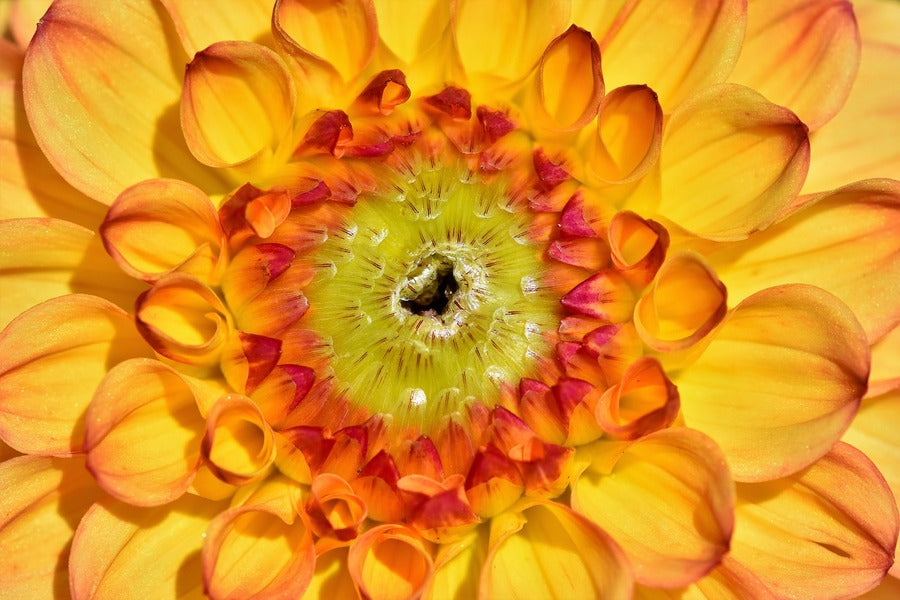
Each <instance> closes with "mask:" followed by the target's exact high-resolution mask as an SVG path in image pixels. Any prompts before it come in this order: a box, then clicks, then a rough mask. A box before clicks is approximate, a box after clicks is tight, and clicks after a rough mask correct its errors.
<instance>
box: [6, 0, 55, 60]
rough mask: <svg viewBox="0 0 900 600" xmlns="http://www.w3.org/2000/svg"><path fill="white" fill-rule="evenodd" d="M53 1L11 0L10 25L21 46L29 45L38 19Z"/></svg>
mask: <svg viewBox="0 0 900 600" xmlns="http://www.w3.org/2000/svg"><path fill="white" fill-rule="evenodd" d="M52 3H53V0H11V2H10V4H12V9H11V10H10V14H9V25H10V29H11V30H12V34H13V38H14V39H15V40H16V41H17V42H18V43H19V45H20V46H22V47H23V48H25V47H27V46H28V43H29V42H30V41H31V38H32V36H33V35H34V32H35V29H36V27H37V24H38V21H40V19H41V16H42V15H43V14H44V13H45V12H47V9H48V8H50V5H51V4H52Z"/></svg>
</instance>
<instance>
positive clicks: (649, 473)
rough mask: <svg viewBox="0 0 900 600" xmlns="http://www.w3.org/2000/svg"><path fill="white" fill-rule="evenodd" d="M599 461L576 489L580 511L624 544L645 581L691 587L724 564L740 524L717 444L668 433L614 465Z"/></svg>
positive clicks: (694, 434) (687, 432)
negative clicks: (736, 528)
mask: <svg viewBox="0 0 900 600" xmlns="http://www.w3.org/2000/svg"><path fill="white" fill-rule="evenodd" d="M593 460H594V461H595V463H594V464H595V466H594V467H589V468H588V470H587V471H586V472H585V473H583V474H582V475H581V476H580V477H579V479H578V480H577V481H576V482H575V483H574V484H573V487H572V506H573V507H574V508H575V510H577V511H579V512H581V513H582V514H584V515H586V516H587V517H588V518H590V519H591V520H593V521H594V522H596V523H597V524H598V525H599V526H600V527H602V528H603V529H604V530H606V531H607V532H609V534H610V535H611V536H612V537H613V538H614V539H615V540H616V541H617V542H618V543H619V544H621V546H622V549H623V550H624V551H625V553H626V554H627V555H628V558H629V560H630V561H631V564H632V565H634V569H635V579H636V580H637V581H639V582H641V583H643V584H645V585H651V586H654V587H666V588H669V587H677V586H683V585H687V584H689V583H691V582H692V581H695V580H697V579H699V578H700V577H701V576H703V575H705V574H706V573H708V572H709V571H710V570H712V569H713V568H714V567H715V566H716V565H717V564H719V561H721V560H722V556H724V554H725V553H726V552H727V551H728V546H729V540H730V539H731V533H732V530H733V527H734V515H733V511H734V488H733V484H732V481H731V476H730V474H729V472H728V468H727V466H726V465H725V460H724V456H723V455H722V452H721V450H719V448H718V447H717V446H716V444H715V443H714V442H713V441H712V440H710V439H709V438H707V437H706V436H705V435H703V434H701V433H700V432H698V431H694V430H691V429H684V428H673V429H665V430H662V431H657V432H656V433H652V434H650V435H648V436H646V437H643V438H641V439H639V440H638V441H636V442H634V443H633V444H631V445H629V446H628V447H627V449H626V450H625V452H624V454H622V455H621V456H620V457H619V458H618V459H617V460H615V462H614V464H613V465H612V466H611V467H610V465H609V460H608V457H606V456H605V455H604V453H603V452H600V451H597V452H596V456H594V457H593ZM610 469H611V470H610Z"/></svg>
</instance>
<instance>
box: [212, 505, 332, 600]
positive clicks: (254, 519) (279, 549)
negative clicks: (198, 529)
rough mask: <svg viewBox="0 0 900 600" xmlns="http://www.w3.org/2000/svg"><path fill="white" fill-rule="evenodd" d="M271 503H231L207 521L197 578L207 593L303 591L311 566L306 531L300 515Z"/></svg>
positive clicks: (282, 594)
mask: <svg viewBox="0 0 900 600" xmlns="http://www.w3.org/2000/svg"><path fill="white" fill-rule="evenodd" d="M272 502H275V501H272ZM273 506H274V504H270V503H266V504H255V505H254V504H248V505H244V506H240V507H238V508H233V509H231V510H228V511H226V512H224V513H222V514H221V515H219V516H218V517H217V518H216V519H215V521H213V523H212V524H211V525H210V527H209V531H208V532H207V539H206V543H205V544H204V546H203V578H204V581H205V584H206V589H207V592H208V593H209V595H210V597H211V598H213V599H215V600H220V599H225V598H227V599H235V600H238V599H243V598H259V599H263V598H296V597H299V596H301V595H303V592H304V590H306V588H307V586H308V585H309V581H310V579H311V578H312V574H313V569H314V568H315V560H316V557H315V551H314V549H313V540H312V535H311V534H310V532H309V529H308V528H307V526H306V524H305V522H304V521H303V520H301V519H298V518H297V519H295V518H293V517H292V516H288V515H285V514H282V511H281V510H278V509H276V508H274V507H273Z"/></svg>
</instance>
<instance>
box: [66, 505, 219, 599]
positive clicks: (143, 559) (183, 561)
mask: <svg viewBox="0 0 900 600" xmlns="http://www.w3.org/2000/svg"><path fill="white" fill-rule="evenodd" d="M221 509H222V506H221V504H219V503H216V502H210V501H209V500H206V499H204V498H198V497H197V496H192V495H189V494H188V495H185V496H183V497H182V498H180V499H178V500H176V501H175V502H173V503H172V504H167V505H165V506H158V507H155V508H145V507H140V508H136V507H133V506H129V505H128V504H123V503H121V502H117V501H115V500H112V499H110V498H106V499H104V500H102V501H100V502H98V503H96V504H94V505H93V506H92V507H91V508H90V510H88V512H87V514H85V516H84V518H82V519H81V523H79V524H78V529H77V531H76V532H75V539H74V540H73V542H72V551H71V554H70V557H69V583H70V589H71V594H72V598H73V599H74V600H91V599H95V598H129V597H132V596H133V595H134V593H135V590H153V591H154V593H155V594H159V595H160V596H163V597H173V598H174V597H183V596H190V595H194V594H196V595H197V596H199V595H201V594H202V593H203V587H202V581H201V580H200V577H199V571H200V546H201V545H202V544H203V535H204V531H205V530H206V527H207V526H208V525H209V521H210V519H212V518H213V517H214V516H215V515H216V513H218V512H219V511H220V510H221ZM148 557H152V558H150V559H148ZM186 574H188V575H186ZM195 574H196V575H195Z"/></svg>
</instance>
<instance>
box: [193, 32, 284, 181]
mask: <svg viewBox="0 0 900 600" xmlns="http://www.w3.org/2000/svg"><path fill="white" fill-rule="evenodd" d="M295 103H296V91H295V89H294V84H293V82H292V80H291V76H290V74H289V73H288V70H287V67H286V66H285V65H284V63H283V62H282V60H281V59H280V58H279V57H278V55H277V54H275V52H273V51H272V50H269V49H268V48H266V47H265V46H260V45H259V44H254V43H251V42H218V43H216V44H213V45H212V46H209V47H208V48H206V49H205V50H203V51H202V52H198V53H197V54H196V55H195V56H194V60H192V61H191V63H190V64H189V65H188V66H187V70H186V71H185V74H184V91H183V93H182V97H181V126H182V128H183V129H184V136H185V139H186V140H187V142H188V146H189V147H190V149H191V153H193V155H194V156H195V157H196V158H197V160H199V161H200V162H202V163H204V164H206V165H209V166H212V167H220V168H221V167H232V166H241V165H246V164H247V163H249V162H250V161H252V160H254V159H259V160H267V159H271V158H272V157H273V155H275V154H276V152H277V151H278V150H279V149H283V148H288V149H291V148H290V146H291V143H290V142H291V139H290V128H291V124H292V119H293V114H294V104H295ZM248 166H249V165H248ZM254 166H255V165H254Z"/></svg>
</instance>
